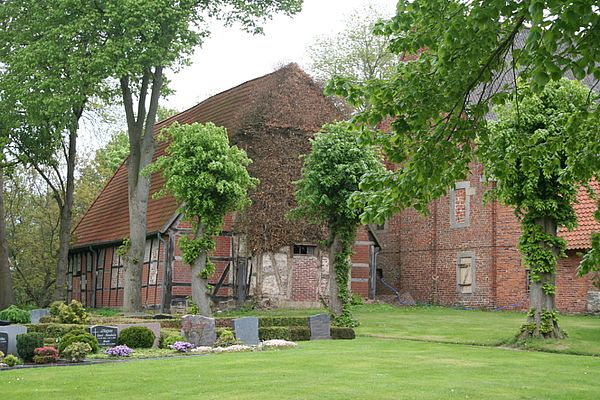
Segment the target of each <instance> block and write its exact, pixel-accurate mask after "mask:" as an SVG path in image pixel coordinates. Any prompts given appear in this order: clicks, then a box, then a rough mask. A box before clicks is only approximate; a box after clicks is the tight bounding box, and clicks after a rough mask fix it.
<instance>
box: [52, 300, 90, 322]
mask: <svg viewBox="0 0 600 400" xmlns="http://www.w3.org/2000/svg"><path fill="white" fill-rule="evenodd" d="M50 315H52V316H53V317H55V318H56V320H57V321H58V322H60V323H63V324H80V325H82V324H87V323H88V322H89V321H90V316H89V315H88V313H87V312H86V311H85V308H84V307H83V305H82V304H81V303H80V302H78V301H77V300H71V302H70V303H69V305H66V304H65V303H63V302H62V301H55V302H53V303H52V304H51V305H50Z"/></svg>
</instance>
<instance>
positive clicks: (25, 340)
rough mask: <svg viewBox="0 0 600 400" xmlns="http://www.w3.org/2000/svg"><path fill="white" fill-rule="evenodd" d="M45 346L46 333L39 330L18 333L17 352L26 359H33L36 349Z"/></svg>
mask: <svg viewBox="0 0 600 400" xmlns="http://www.w3.org/2000/svg"><path fill="white" fill-rule="evenodd" d="M43 346H44V334H42V333H39V332H32V333H22V334H20V335H17V354H19V357H21V358H22V359H23V360H25V361H32V360H33V356H34V355H35V349H37V348H38V347H43Z"/></svg>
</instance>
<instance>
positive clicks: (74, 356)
mask: <svg viewBox="0 0 600 400" xmlns="http://www.w3.org/2000/svg"><path fill="white" fill-rule="evenodd" d="M91 352H92V348H91V346H90V345H89V344H87V343H84V342H74V343H71V344H70V345H68V346H67V347H66V348H65V349H64V350H63V352H62V355H63V357H65V358H66V359H67V361H69V362H73V363H76V362H82V361H83V360H85V358H86V357H87V355H88V354H90V353H91Z"/></svg>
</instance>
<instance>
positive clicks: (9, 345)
mask: <svg viewBox="0 0 600 400" xmlns="http://www.w3.org/2000/svg"><path fill="white" fill-rule="evenodd" d="M22 333H27V327H25V326H23V325H8V326H2V327H0V336H2V337H3V338H4V339H6V340H5V342H6V345H5V346H6V351H4V350H2V352H3V353H4V354H14V355H15V356H16V355H17V335H20V334H22ZM0 340H1V339H0ZM3 342H4V340H3Z"/></svg>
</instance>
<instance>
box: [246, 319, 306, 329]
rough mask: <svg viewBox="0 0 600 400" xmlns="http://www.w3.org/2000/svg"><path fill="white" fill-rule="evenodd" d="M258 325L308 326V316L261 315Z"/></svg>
mask: <svg viewBox="0 0 600 400" xmlns="http://www.w3.org/2000/svg"><path fill="white" fill-rule="evenodd" d="M258 326H260V327H270V326H306V327H308V318H307V317H261V318H259V319H258Z"/></svg>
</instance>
